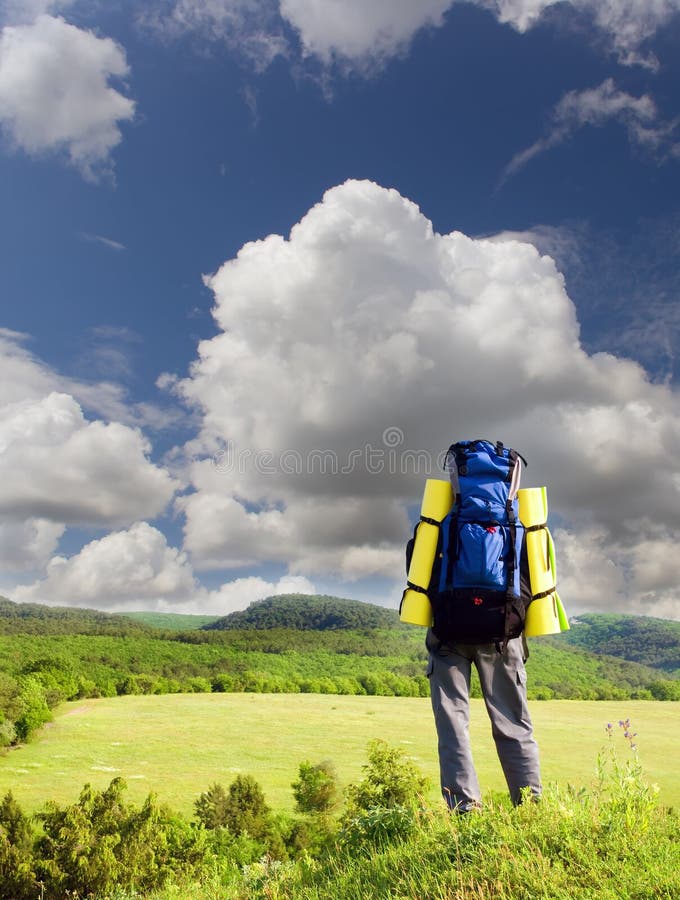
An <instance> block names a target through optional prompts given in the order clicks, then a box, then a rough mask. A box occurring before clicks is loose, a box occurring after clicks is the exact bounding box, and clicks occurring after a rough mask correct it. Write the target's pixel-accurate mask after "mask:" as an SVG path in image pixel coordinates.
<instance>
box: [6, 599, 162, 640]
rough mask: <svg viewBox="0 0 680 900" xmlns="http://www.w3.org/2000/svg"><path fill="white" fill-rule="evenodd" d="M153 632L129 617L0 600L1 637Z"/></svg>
mask: <svg viewBox="0 0 680 900" xmlns="http://www.w3.org/2000/svg"><path fill="white" fill-rule="evenodd" d="M152 630H153V629H151V628H149V627H148V626H147V625H146V624H144V623H143V622H137V621H133V620H132V619H128V618H127V617H126V616H122V615H114V614H111V613H105V612H101V611H100V610H98V609H78V608H75V607H68V606H42V605H41V604H38V603H13V602H12V601H11V600H7V599H6V598H5V597H0V634H36V635H37V634H108V635H112V636H120V637H122V636H124V635H129V634H149V633H150V632H151V631H152Z"/></svg>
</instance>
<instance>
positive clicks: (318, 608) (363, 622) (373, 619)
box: [203, 594, 399, 631]
mask: <svg viewBox="0 0 680 900" xmlns="http://www.w3.org/2000/svg"><path fill="white" fill-rule="evenodd" d="M398 622H399V618H398V615H397V612H396V611H395V610H393V609H387V608H386V607H384V606H376V605H375V604H372V603H362V602H360V601H359V600H347V599H345V598H343V597H331V596H327V595H318V594H314V595H313V594H275V595H273V596H271V597H265V599H264V600H257V601H255V602H254V603H251V604H250V606H249V607H248V608H247V609H244V610H242V611H240V612H234V613H231V614H230V615H228V616H224V617H223V618H221V619H218V620H217V621H216V622H211V623H209V624H207V625H204V626H203V630H204V631H224V630H227V629H243V630H251V629H254V630H257V631H260V630H266V629H269V628H293V629H295V630H296V631H336V630H358V631H364V630H366V629H373V628H393V627H394V626H396V625H397V624H398Z"/></svg>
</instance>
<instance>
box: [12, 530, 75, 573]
mask: <svg viewBox="0 0 680 900" xmlns="http://www.w3.org/2000/svg"><path fill="white" fill-rule="evenodd" d="M64 531H65V526H64V525H62V524H61V523H59V522H51V521H49V519H35V518H29V519H24V520H21V519H19V520H15V521H12V520H11V519H6V520H5V521H3V522H0V566H1V567H2V569H3V571H5V572H7V571H10V572H22V571H33V570H40V569H42V568H43V567H44V566H45V565H46V564H47V562H48V561H49V559H50V557H51V556H52V555H53V553H54V551H55V550H56V549H57V544H58V543H59V539H60V538H61V536H62V534H63V533H64Z"/></svg>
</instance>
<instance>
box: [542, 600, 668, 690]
mask: <svg viewBox="0 0 680 900" xmlns="http://www.w3.org/2000/svg"><path fill="white" fill-rule="evenodd" d="M560 641H562V642H564V643H567V644H570V645H571V646H573V647H579V648H580V649H582V650H588V651H589V652H590V653H597V654H606V655H607V656H616V657H617V658H619V659H627V660H630V661H631V662H637V663H642V664H643V665H645V666H649V667H650V668H652V669H659V670H661V671H663V672H669V673H676V674H678V675H680V622H675V621H673V620H671V619H655V618H652V617H651V616H627V615H617V614H614V613H584V614H583V615H580V616H578V617H576V618H575V620H574V621H573V623H572V627H571V629H570V630H569V631H567V632H565V633H564V634H562V635H560Z"/></svg>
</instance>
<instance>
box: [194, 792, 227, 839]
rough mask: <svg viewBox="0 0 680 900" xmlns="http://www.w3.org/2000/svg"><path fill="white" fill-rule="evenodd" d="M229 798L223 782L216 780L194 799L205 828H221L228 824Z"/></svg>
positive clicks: (197, 814)
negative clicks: (219, 782)
mask: <svg viewBox="0 0 680 900" xmlns="http://www.w3.org/2000/svg"><path fill="white" fill-rule="evenodd" d="M227 808H228V798H227V792H226V791H225V790H224V788H223V787H222V785H221V784H218V783H217V782H215V784H212V785H211V786H210V787H209V788H208V790H207V791H205V793H203V794H201V796H200V797H199V798H198V799H197V800H195V801H194V809H195V810H196V818H197V819H198V821H199V822H200V823H201V824H202V825H203V827H204V828H209V829H213V828H221V827H223V826H225V825H226V824H227Z"/></svg>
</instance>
